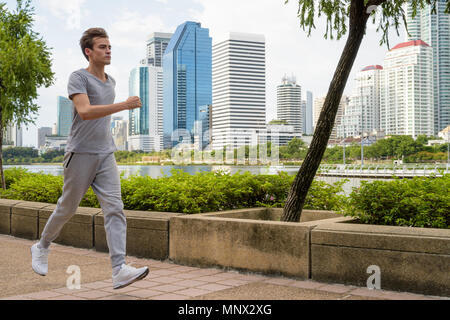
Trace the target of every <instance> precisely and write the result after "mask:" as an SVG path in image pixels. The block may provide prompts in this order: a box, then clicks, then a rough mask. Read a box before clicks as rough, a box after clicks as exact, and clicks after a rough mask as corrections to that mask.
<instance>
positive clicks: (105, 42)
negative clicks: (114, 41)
mask: <svg viewBox="0 0 450 320" xmlns="http://www.w3.org/2000/svg"><path fill="white" fill-rule="evenodd" d="M80 46H81V51H82V52H83V55H84V56H85V57H86V59H87V61H89V62H94V63H104V64H105V65H107V64H110V63H111V45H110V43H109V37H108V34H107V33H106V31H105V30H104V29H102V28H91V29H88V30H86V31H85V32H84V33H83V36H82V37H81V39H80Z"/></svg>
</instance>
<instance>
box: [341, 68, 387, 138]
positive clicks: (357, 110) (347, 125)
mask: <svg viewBox="0 0 450 320" xmlns="http://www.w3.org/2000/svg"><path fill="white" fill-rule="evenodd" d="M381 70H383V67H382V66H380V65H371V66H367V67H365V68H363V69H362V70H361V71H360V72H358V74H357V75H356V79H355V83H356V86H355V87H354V89H353V93H352V95H351V96H350V98H349V104H348V108H346V109H345V111H344V114H343V116H342V121H341V124H340V125H339V126H338V133H337V136H338V137H339V138H344V137H353V136H359V135H361V133H362V132H364V133H368V132H373V131H374V130H378V129H379V128H380V77H381Z"/></svg>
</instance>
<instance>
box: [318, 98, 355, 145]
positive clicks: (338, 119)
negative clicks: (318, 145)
mask: <svg viewBox="0 0 450 320" xmlns="http://www.w3.org/2000/svg"><path fill="white" fill-rule="evenodd" d="M325 98H326V97H321V98H316V99H314V127H315V128H316V127H317V121H319V117H320V113H321V112H322V109H323V105H324V103H325ZM348 101H349V98H348V97H347V96H345V95H342V97H341V102H340V103H339V107H338V111H337V113H336V118H335V120H334V125H333V130H332V131H331V134H330V140H335V139H336V138H337V133H338V127H339V125H340V124H341V121H342V115H343V114H344V112H345V109H346V108H347V106H348Z"/></svg>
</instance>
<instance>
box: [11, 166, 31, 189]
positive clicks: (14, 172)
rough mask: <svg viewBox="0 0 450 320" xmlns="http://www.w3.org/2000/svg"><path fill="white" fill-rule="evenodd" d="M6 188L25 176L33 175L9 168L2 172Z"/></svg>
mask: <svg viewBox="0 0 450 320" xmlns="http://www.w3.org/2000/svg"><path fill="white" fill-rule="evenodd" d="M4 174H5V184H6V188H9V186H10V185H11V184H13V183H15V182H16V181H18V180H20V179H21V178H23V177H25V176H33V175H35V173H31V172H29V171H28V170H27V169H24V168H16V167H14V168H9V169H6V170H5V171H4Z"/></svg>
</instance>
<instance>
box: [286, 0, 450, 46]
mask: <svg viewBox="0 0 450 320" xmlns="http://www.w3.org/2000/svg"><path fill="white" fill-rule="evenodd" d="M288 1H289V0H285V3H287V2H288ZM297 2H298V11H297V15H298V17H299V19H300V27H302V29H303V30H305V31H306V30H307V34H308V36H310V35H311V30H312V29H315V28H316V26H315V24H314V20H315V19H316V18H317V17H321V16H322V15H324V16H325V17H326V31H325V34H324V38H325V39H327V38H328V37H330V39H333V38H334V37H336V38H337V40H339V39H341V38H342V36H343V35H345V34H346V33H347V29H350V30H351V29H352V28H351V26H349V23H348V21H347V19H349V18H348V17H349V14H350V7H351V6H352V5H355V4H356V3H357V2H360V0H316V1H315V0H297ZM407 2H410V3H411V5H412V9H413V12H412V16H413V17H415V16H416V15H417V9H418V8H420V7H423V6H424V5H425V4H431V5H432V10H435V3H436V0H395V1H392V0H364V3H363V4H364V13H366V12H367V11H366V10H367V9H368V8H369V7H370V6H372V5H376V6H377V10H374V11H372V12H370V14H369V15H370V16H371V17H372V23H373V24H375V23H376V21H377V15H378V16H379V19H378V21H379V24H378V27H377V31H380V30H381V31H382V36H381V40H380V45H383V44H384V43H385V44H386V45H387V47H388V48H389V31H390V30H392V27H394V30H395V31H396V33H397V35H399V32H398V30H399V28H400V25H401V22H402V21H403V23H404V24H405V25H406V17H405V12H404V10H403V6H404V4H405V3H407ZM316 12H317V15H316ZM445 12H446V13H449V12H450V1H447V8H446V10H445Z"/></svg>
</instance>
